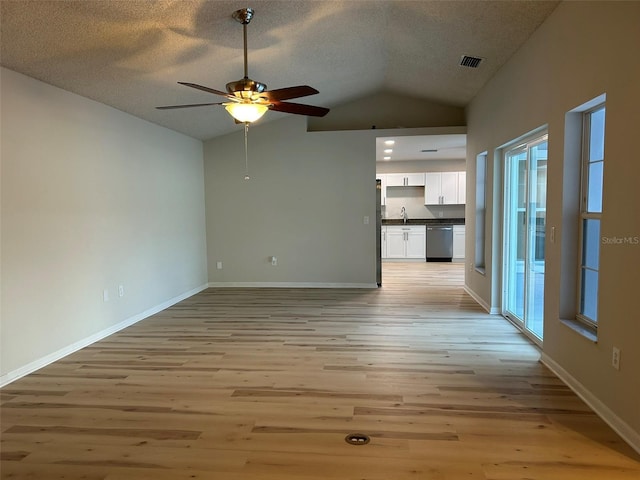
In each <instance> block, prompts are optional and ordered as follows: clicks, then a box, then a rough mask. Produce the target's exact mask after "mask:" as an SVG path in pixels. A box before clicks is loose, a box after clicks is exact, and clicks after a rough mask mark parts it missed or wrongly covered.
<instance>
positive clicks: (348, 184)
mask: <svg viewBox="0 0 640 480" xmlns="http://www.w3.org/2000/svg"><path fill="white" fill-rule="evenodd" d="M267 115H268V114H267ZM244 168H245V158H244V139H243V134H242V127H239V131H238V133H234V134H231V135H227V136H225V137H220V138H218V139H214V140H210V141H209V142H207V143H206V144H205V183H206V206H207V207H206V211H207V242H208V261H209V281H210V282H212V283H219V282H221V283H227V284H228V283H243V284H251V283H254V284H255V283H260V284H263V283H264V284H278V283H284V284H298V285H300V284H314V285H317V286H322V285H328V284H334V285H352V286H374V285H375V238H376V237H375V207H376V200H375V198H376V197H375V136H374V135H373V133H372V132H371V131H363V132H314V133H307V131H306V119H305V117H298V116H289V117H286V118H284V119H282V120H278V121H275V122H270V123H266V124H263V125H260V124H256V125H255V126H253V127H252V128H251V129H250V132H249V170H250V176H251V180H249V181H245V180H244V179H243V177H244ZM365 216H368V217H369V220H370V222H369V224H368V225H365V224H364V222H363V219H364V217H365ZM270 256H277V257H278V266H275V267H274V266H272V265H271V264H270V262H269V257H270ZM218 261H222V262H223V269H222V270H218V269H217V268H216V262H218Z"/></svg>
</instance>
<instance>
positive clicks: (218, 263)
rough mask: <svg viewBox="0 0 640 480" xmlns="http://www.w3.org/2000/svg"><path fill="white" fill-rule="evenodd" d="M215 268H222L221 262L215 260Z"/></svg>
mask: <svg viewBox="0 0 640 480" xmlns="http://www.w3.org/2000/svg"><path fill="white" fill-rule="evenodd" d="M216 268H217V269H218V270H222V262H216Z"/></svg>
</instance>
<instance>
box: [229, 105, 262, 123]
mask: <svg viewBox="0 0 640 480" xmlns="http://www.w3.org/2000/svg"><path fill="white" fill-rule="evenodd" d="M224 108H225V109H226V110H227V112H229V114H230V115H231V116H232V117H233V118H235V119H236V120H237V121H239V122H242V123H252V122H255V121H256V120H259V119H260V118H261V117H262V116H263V115H264V114H265V113H266V111H267V110H269V107H268V106H267V105H261V104H259V103H225V104H224Z"/></svg>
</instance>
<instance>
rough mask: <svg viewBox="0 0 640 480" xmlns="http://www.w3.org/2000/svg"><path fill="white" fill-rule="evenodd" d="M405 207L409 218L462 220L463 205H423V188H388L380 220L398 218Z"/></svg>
mask: <svg viewBox="0 0 640 480" xmlns="http://www.w3.org/2000/svg"><path fill="white" fill-rule="evenodd" d="M402 207H405V208H406V210H407V214H408V216H409V218H464V205H430V206H425V204H424V187H389V188H387V204H386V205H385V206H383V207H382V218H400V210H401V209H402Z"/></svg>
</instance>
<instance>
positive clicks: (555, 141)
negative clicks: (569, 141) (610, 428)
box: [466, 2, 640, 449]
mask: <svg viewBox="0 0 640 480" xmlns="http://www.w3.org/2000/svg"><path fill="white" fill-rule="evenodd" d="M639 25H640V2H562V3H561V4H560V5H559V7H558V8H557V9H556V10H555V11H554V13H552V15H551V16H550V17H549V18H548V20H547V21H546V22H545V23H544V24H543V25H542V26H541V27H540V28H539V29H538V30H537V31H536V32H535V33H534V34H533V35H532V37H531V38H530V39H529V41H528V42H527V43H526V44H525V45H524V46H523V47H522V48H521V49H520V50H519V51H518V52H517V53H516V55H515V56H514V57H513V58H512V59H511V60H510V61H509V62H508V63H507V64H506V65H505V66H504V67H503V68H502V69H501V70H500V71H499V72H498V74H497V75H496V76H495V77H494V78H493V79H492V80H491V81H490V82H489V83H488V84H487V85H486V86H485V87H484V89H483V90H482V92H481V93H480V94H479V95H478V96H477V97H476V98H475V99H474V100H473V102H472V103H471V105H470V106H469V108H468V115H467V120H468V136H467V152H468V154H467V155H468V157H467V160H468V162H467V165H468V168H467V182H468V183H470V184H471V185H474V182H475V180H474V179H475V156H476V155H477V154H479V153H481V152H483V151H485V150H486V151H488V152H489V158H490V159H491V158H492V157H493V152H494V151H495V150H496V149H497V148H498V147H500V146H501V145H503V144H504V143H506V142H508V141H510V140H511V139H515V138H516V137H518V136H520V135H523V134H525V133H527V132H529V131H531V130H533V129H535V128H538V127H540V126H542V125H545V124H548V130H549V164H548V190H547V192H548V197H547V206H548V207H547V216H548V217H547V233H549V231H550V228H551V227H555V228H556V242H555V243H551V242H550V238H549V235H547V241H546V252H547V257H546V289H545V324H544V330H545V333H544V356H543V357H544V359H545V361H546V363H547V364H549V365H551V366H552V367H553V368H554V369H556V371H557V372H559V373H560V374H561V375H563V376H564V378H565V379H566V380H567V381H569V382H570V383H571V384H572V386H573V387H574V388H576V389H577V390H578V391H580V392H581V394H582V395H583V397H584V398H586V399H587V400H588V401H589V402H590V403H591V404H592V406H595V407H597V408H598V409H599V412H600V413H601V414H604V415H605V416H606V417H607V420H608V421H609V422H610V423H612V424H615V425H616V428H617V429H618V431H620V432H622V433H623V434H624V435H625V437H626V438H627V440H629V441H630V442H631V443H632V444H634V446H635V447H636V448H637V449H640V322H639V321H638V313H637V312H638V302H637V296H638V285H640V246H634V245H623V246H619V245H603V246H602V248H601V260H600V264H601V270H600V295H599V305H600V309H599V328H598V342H597V343H594V342H591V341H589V340H587V339H586V338H584V337H582V336H581V335H579V334H577V333H576V332H574V331H573V330H571V329H569V328H568V327H567V326H566V325H565V324H563V323H561V322H560V314H559V312H560V302H561V295H562V291H563V290H566V288H565V287H563V285H562V284H561V271H560V267H561V265H562V263H563V261H564V260H565V258H566V256H573V255H576V248H577V247H576V245H577V244H576V243H573V244H571V243H570V242H569V243H568V244H567V243H566V242H565V248H564V250H563V249H562V248H561V247H562V243H563V241H564V239H563V233H564V234H567V233H568V232H563V223H564V225H567V223H566V221H567V220H566V219H567V215H569V214H570V212H568V211H564V209H563V188H566V187H567V186H568V185H570V184H571V183H575V182H573V181H572V178H563V175H564V174H565V171H564V159H563V156H564V151H565V150H564V128H565V123H564V122H565V114H566V112H568V111H569V110H571V109H573V108H575V107H577V106H579V105H581V104H583V103H584V102H586V101H588V100H591V99H592V98H595V97H597V96H598V95H600V94H602V93H606V94H607V117H606V122H607V125H606V141H605V142H606V146H605V165H606V166H605V174H604V175H605V176H604V214H603V221H602V232H601V234H602V236H603V237H607V236H608V237H614V236H619V237H622V236H640V210H639V209H640V189H639V188H638V179H639V178H640V162H638V161H637V154H636V151H637V142H636V138H637V136H638V132H637V130H638V125H640V89H639V88H638V85H640V56H638V54H637V49H638V45H640V28H639V27H638V26H639ZM488 173H489V175H488V176H489V177H490V178H494V179H496V180H498V181H499V173H500V162H496V163H495V164H493V165H492V168H490V170H489V172H488ZM566 173H567V174H570V173H571V175H573V176H574V177H575V176H576V175H579V173H578V172H569V171H567V172H566ZM472 188H473V187H472ZM499 188H500V185H499V183H494V184H492V185H490V186H489V191H491V190H492V189H493V190H494V192H495V194H496V195H495V196H494V198H493V199H492V200H490V201H489V202H488V206H487V207H488V208H487V209H488V212H489V213H488V214H489V220H490V222H493V223H494V225H500V222H501V221H502V218H501V215H500V210H499V203H500V196H499ZM564 193H565V194H567V192H564ZM467 199H468V203H467V219H468V220H469V222H468V224H467V252H468V255H467V257H468V258H471V259H472V258H474V255H473V253H472V252H473V239H474V228H475V227H474V225H473V222H472V221H471V220H472V219H473V218H474V199H475V194H474V193H473V192H471V193H469V194H468V195H467ZM488 233H489V234H490V235H489V236H488V237H487V244H488V257H487V272H486V276H481V275H480V274H478V273H476V272H473V273H471V274H468V275H467V280H466V281H467V286H468V288H470V289H471V290H472V291H474V292H475V293H476V294H477V295H478V296H479V297H480V298H482V299H483V300H484V301H485V302H486V303H487V304H488V305H491V306H495V307H499V297H500V296H499V288H498V287H499V275H500V272H499V263H500V262H499V243H500V238H499V235H491V229H488ZM495 233H498V234H499V231H496V230H494V234H495ZM492 247H493V249H492ZM563 281H566V278H565V279H564V280H563ZM613 346H617V347H619V348H620V349H621V350H622V355H621V359H622V361H621V368H620V371H616V370H614V369H613V368H612V367H611V352H612V347H613Z"/></svg>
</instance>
